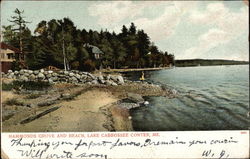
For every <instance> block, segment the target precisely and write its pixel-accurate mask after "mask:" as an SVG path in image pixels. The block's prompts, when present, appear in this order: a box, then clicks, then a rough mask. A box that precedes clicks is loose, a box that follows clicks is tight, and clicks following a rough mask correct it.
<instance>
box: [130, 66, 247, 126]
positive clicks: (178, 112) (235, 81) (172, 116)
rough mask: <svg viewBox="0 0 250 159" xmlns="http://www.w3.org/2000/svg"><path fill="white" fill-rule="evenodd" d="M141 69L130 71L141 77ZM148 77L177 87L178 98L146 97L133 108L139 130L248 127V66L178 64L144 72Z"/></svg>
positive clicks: (132, 112)
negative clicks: (144, 101) (141, 103)
mask: <svg viewBox="0 0 250 159" xmlns="http://www.w3.org/2000/svg"><path fill="white" fill-rule="evenodd" d="M140 75H141V72H136V73H134V72H133V73H127V74H126V76H127V78H129V79H132V80H135V79H136V80H137V79H139V77H140ZM145 76H146V79H147V80H148V81H150V82H153V83H159V84H161V85H163V86H164V87H168V88H171V89H175V90H177V92H178V93H177V97H176V98H171V99H169V98H167V97H147V98H146V100H147V101H149V103H150V104H149V106H146V107H140V108H138V109H135V110H133V111H131V114H132V117H133V127H134V129H135V130H137V131H171V130H225V129H227V130H233V129H248V127H249V117H248V116H247V112H248V110H249V66H248V65H238V66H203V67H178V68H174V69H168V70H161V71H149V72H145Z"/></svg>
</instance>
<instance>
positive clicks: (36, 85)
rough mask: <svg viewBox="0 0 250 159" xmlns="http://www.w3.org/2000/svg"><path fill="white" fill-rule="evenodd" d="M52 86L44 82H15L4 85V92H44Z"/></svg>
mask: <svg viewBox="0 0 250 159" xmlns="http://www.w3.org/2000/svg"><path fill="white" fill-rule="evenodd" d="M50 86H51V84H50V83H49V82H44V81H13V82H12V83H9V84H4V83H3V84H2V90H6V91H7V90H11V89H25V90H44V89H47V88H49V87H50Z"/></svg>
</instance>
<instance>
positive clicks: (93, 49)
mask: <svg viewBox="0 0 250 159" xmlns="http://www.w3.org/2000/svg"><path fill="white" fill-rule="evenodd" d="M83 46H84V47H86V46H87V47H90V48H91V49H92V53H94V54H103V52H102V50H101V49H99V48H98V47H97V46H94V45H90V44H88V43H87V44H84V45H83Z"/></svg>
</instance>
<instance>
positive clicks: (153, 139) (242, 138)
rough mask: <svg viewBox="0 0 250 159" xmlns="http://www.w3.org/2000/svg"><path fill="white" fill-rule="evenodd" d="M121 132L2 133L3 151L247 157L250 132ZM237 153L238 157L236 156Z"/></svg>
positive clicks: (38, 156) (38, 157) (44, 157)
mask: <svg viewBox="0 0 250 159" xmlns="http://www.w3.org/2000/svg"><path fill="white" fill-rule="evenodd" d="M246 132H247V133H245V134H244V133H243V134H242V133H240V132H237V131H234V133H232V132H231V133H228V132H224V134H223V133H222V132H221V131H220V132H217V134H216V133H214V132H212V134H211V132H206V134H204V132H154V133H148V132H147V133H145V132H123V133H103V132H101V133H44V134H43V133H39V134H35V133H29V134H28V133H27V134H19V133H18V134H15V133H14V134H13V133H5V134H4V142H3V144H4V146H3V147H4V148H5V149H4V150H5V151H6V154H8V155H15V156H13V158H14V157H15V158H20V159H22V158H32V159H68V158H71V159H78V158H100V159H102V158H103V159H108V158H125V157H126V158H137V157H141V158H150V156H152V157H153V154H154V155H155V156H154V158H157V157H158V158H163V157H164V158H166V157H172V158H180V157H181V156H182V157H185V156H190V157H187V158H219V159H222V158H235V157H237V158H239V157H240V158H246V157H249V156H248V154H249V153H248V152H249V150H248V151H247V149H245V148H244V147H242V148H241V149H240V150H241V151H240V153H239V152H238V153H237V154H236V153H235V150H236V149H239V147H240V146H244V145H245V146H248V147H249V144H248V142H246V141H249V140H246V139H249V135H248V134H249V132H248V131H246ZM235 155H238V156H235Z"/></svg>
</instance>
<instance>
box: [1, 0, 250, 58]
mask: <svg viewBox="0 0 250 159" xmlns="http://www.w3.org/2000/svg"><path fill="white" fill-rule="evenodd" d="M15 8H18V9H19V10H24V16H25V17H26V20H27V21H30V22H31V23H30V24H28V25H27V26H28V27H29V28H30V29H31V31H32V32H33V31H34V29H35V28H36V26H37V24H38V23H39V22H40V21H42V20H46V21H49V20H51V19H62V18H64V17H68V18H70V19H71V20H72V21H73V22H74V24H75V25H76V26H77V28H78V29H83V28H84V29H86V30H89V29H92V30H97V31H100V30H101V29H103V30H105V29H107V30H109V31H115V32H116V33H119V32H120V31H121V28H122V25H126V26H127V27H129V26H130V23H131V22H134V23H135V25H136V26H137V29H143V30H144V31H145V32H146V33H147V34H148V35H149V37H150V39H151V41H153V42H154V44H155V45H157V46H158V47H159V49H160V50H162V51H167V52H168V53H171V54H174V55H175V58H176V59H192V58H204V59H228V60H244V61H249V51H248V50H249V41H248V40H249V20H248V16H249V14H248V10H249V7H248V6H247V5H246V4H245V3H244V2H242V1H44V0H43V1H4V0H3V1H2V2H1V25H9V24H10V22H9V21H8V19H11V18H10V17H11V16H13V15H14V13H13V11H14V10H15Z"/></svg>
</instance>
